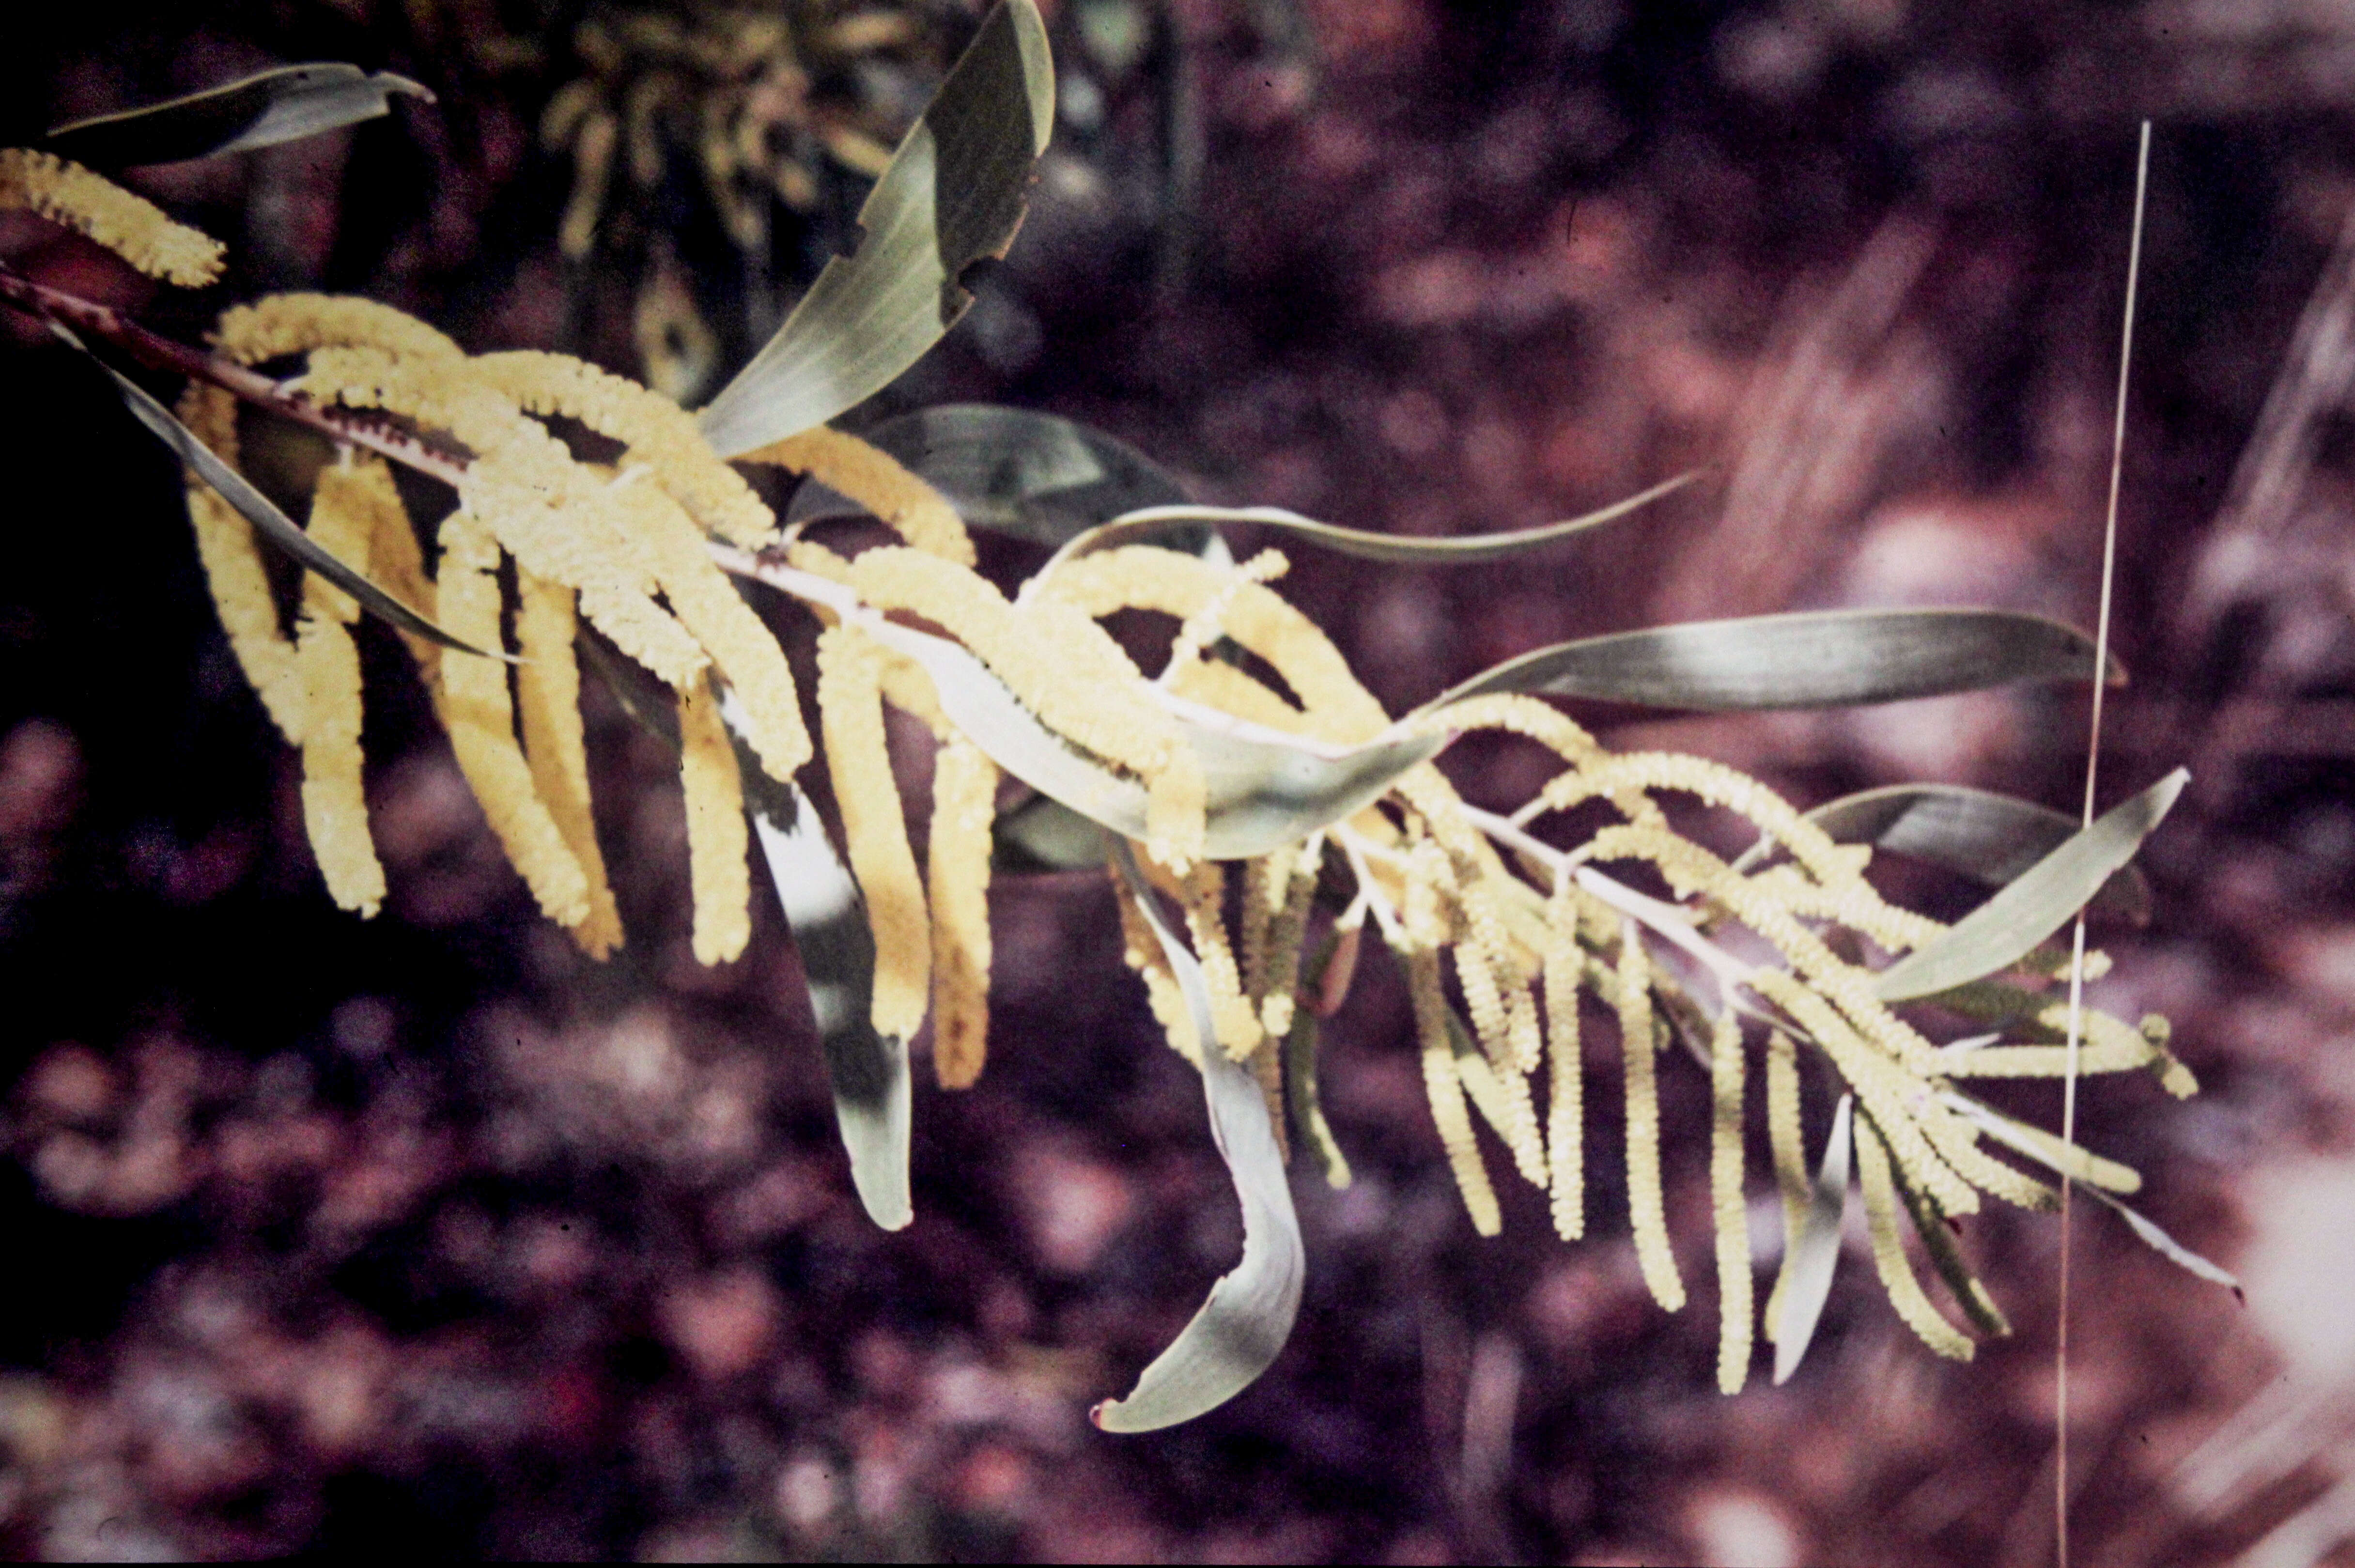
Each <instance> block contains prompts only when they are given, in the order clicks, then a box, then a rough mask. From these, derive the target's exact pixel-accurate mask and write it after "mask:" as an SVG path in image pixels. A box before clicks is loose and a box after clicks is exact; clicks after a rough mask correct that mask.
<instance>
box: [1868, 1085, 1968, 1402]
mask: <svg viewBox="0 0 2355 1568" xmlns="http://www.w3.org/2000/svg"><path fill="white" fill-rule="evenodd" d="M1856 1165H1857V1173H1858V1175H1859V1177H1861V1178H1862V1183H1861V1184H1862V1186H1863V1188H1864V1217H1865V1224H1866V1228H1867V1229H1868V1230H1869V1231H1870V1232H1871V1235H1872V1266H1873V1269H1874V1270H1875V1272H1877V1273H1878V1274H1879V1275H1881V1288H1882V1289H1884V1290H1886V1291H1887V1292H1889V1304H1890V1305H1891V1307H1895V1308H1896V1309H1897V1316H1898V1317H1900V1318H1902V1319H1903V1321H1904V1324H1905V1327H1907V1328H1911V1329H1913V1332H1914V1333H1915V1334H1917V1335H1919V1336H1920V1337H1921V1339H1922V1342H1923V1344H1925V1345H1927V1346H1929V1347H1930V1349H1933V1350H1935V1351H1936V1352H1937V1353H1938V1354H1939V1355H1941V1356H1944V1357H1945V1358H1946V1359H1947V1360H1955V1361H1967V1360H1970V1359H1971V1356H1972V1353H1973V1352H1974V1351H1976V1350H1977V1349H1978V1347H1977V1345H1975V1344H1973V1343H1972V1342H1971V1339H1970V1337H1969V1336H1968V1335H1966V1334H1965V1333H1964V1332H1963V1331H1962V1330H1961V1329H1959V1328H1955V1326H1954V1325H1953V1324H1951V1323H1949V1322H1947V1321H1946V1319H1945V1317H1944V1316H1943V1315H1941V1314H1940V1312H1939V1311H1938V1309H1937V1308H1936V1307H1933V1306H1932V1305H1930V1298H1929V1296H1926V1295H1924V1294H1923V1290H1922V1282H1921V1281H1920V1280H1918V1279H1916V1278H1915V1277H1914V1276H1913V1260H1911V1259H1910V1258H1908V1257H1907V1256H1906V1255H1905V1243H1904V1239H1903V1238H1902V1236H1900V1235H1899V1233H1898V1230H1897V1204H1898V1197H1897V1184H1896V1179H1895V1178H1894V1177H1892V1176H1891V1174H1890V1169H1889V1150H1888V1148H1887V1147H1886V1146H1885V1145H1883V1144H1882V1142H1881V1135H1880V1133H1879V1132H1878V1131H1877V1130H1876V1129H1875V1128H1874V1126H1873V1124H1872V1122H1871V1121H1870V1119H1869V1118H1866V1117H1861V1116H1860V1117H1859V1118H1858V1119H1857V1124H1856Z"/></svg>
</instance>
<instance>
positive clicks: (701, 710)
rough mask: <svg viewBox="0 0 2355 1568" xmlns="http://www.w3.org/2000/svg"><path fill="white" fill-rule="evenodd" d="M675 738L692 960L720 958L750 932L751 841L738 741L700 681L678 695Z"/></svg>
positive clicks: (734, 951)
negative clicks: (682, 804)
mask: <svg viewBox="0 0 2355 1568" xmlns="http://www.w3.org/2000/svg"><path fill="white" fill-rule="evenodd" d="M678 741H679V758H678V781H679V789H680V794H681V795H682V796H683V798H684V799H685V801H686V804H687V887H688V891H689V892H690V893H691V895H692V896H693V899H694V903H695V915H694V924H693V926H692V928H691V942H692V945H693V948H694V952H695V961H696V962H697V963H698V964H726V963H729V962H730V961H731V960H733V959H735V958H736V957H738V956H739V955H741V954H742V953H743V951H744V944H746V943H747V942H750V941H751V938H752V879H751V869H750V867H749V864H748V861H747V859H746V856H747V852H748V851H749V849H750V848H751V844H750V837H749V833H748V831H747V828H746V827H745V822H744V779H743V775H742V774H741V773H739V772H738V771H737V765H736V747H735V745H734V743H733V742H731V741H730V740H729V738H728V726H727V725H726V723H725V722H723V721H722V720H721V719H720V717H719V696H718V695H717V694H716V693H715V692H713V691H712V689H711V688H710V687H709V686H708V685H706V684H705V683H703V682H701V681H698V682H697V683H696V684H695V685H693V686H692V687H690V688H687V690H685V691H682V692H680V693H679V694H678ZM877 970H878V972H879V973H880V970H881V965H880V964H878V965H877Z"/></svg>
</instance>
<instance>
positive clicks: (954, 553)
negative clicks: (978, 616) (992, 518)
mask: <svg viewBox="0 0 2355 1568" xmlns="http://www.w3.org/2000/svg"><path fill="white" fill-rule="evenodd" d="M737 461H739V462H741V463H768V464H775V465H776V466H777V467H779V468H783V470H785V471H786V472H787V473H789V474H803V475H808V476H809V477H810V478H813V479H815V480H816V481H817V482H818V483H819V484H821V485H825V486H826V488H827V489H829V490H835V491H838V492H839V493H841V494H842V495H844V496H848V497H849V498H850V499H852V500H854V501H856V502H858V504H859V505H860V506H862V507H866V508H867V509H868V511H869V512H872V513H873V514H874V515H875V516H876V517H878V518H879V519H880V520H881V521H882V522H883V523H884V524H885V525H887V526H888V527H889V528H890V529H891V530H892V531H893V532H894V533H896V534H898V535H899V536H900V538H901V539H905V540H907V541H908V544H909V546H910V548H911V549H920V550H922V551H923V552H924V553H925V554H927V555H932V556H937V557H939V558H940V559H941V560H953V561H954V562H956V564H958V565H959V566H971V565H972V564H973V562H974V555H973V539H972V536H970V535H969V534H967V533H966V532H965V528H964V518H963V517H958V516H957V513H956V508H955V507H952V506H950V505H949V503H948V499H947V497H945V496H943V495H942V494H941V493H940V492H939V491H938V490H935V489H933V488H932V486H931V485H927V484H926V483H924V481H923V480H922V479H921V478H919V477H917V476H916V475H913V474H911V473H910V472H909V471H908V470H907V469H906V468H904V467H902V466H900V461H899V459H897V458H895V457H893V456H892V455H891V454H890V453H888V452H884V451H882V450H880V449H879V448H877V447H873V446H870V445H868V443H865V442H863V441H861V440H859V439H858V437H857V436H855V435H851V434H848V433H847V432H843V431H838V430H834V429H832V428H830V427H828V426H826V425H819V426H817V427H816V428H815V429H813V430H805V431H804V432H801V433H800V434H799V435H793V436H787V437H786V438H785V439H784V440H783V441H781V442H777V443H774V444H773V445H770V446H764V447H762V448H761V449H760V450H758V451H757V452H748V453H744V454H743V455H742V456H741V457H740V458H739V459H738V460H737Z"/></svg>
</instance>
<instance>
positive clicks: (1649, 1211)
mask: <svg viewBox="0 0 2355 1568" xmlns="http://www.w3.org/2000/svg"><path fill="white" fill-rule="evenodd" d="M1619 1043H1620V1052H1621V1056H1622V1059H1623V1060H1624V1061H1625V1065H1626V1072H1627V1216H1628V1219H1629V1221H1631V1222H1632V1223H1633V1225H1634V1227H1635V1231H1636V1263H1637V1264H1638V1265H1640V1266H1641V1267H1642V1269H1643V1272H1644V1283H1645V1284H1646V1285H1648V1286H1649V1287H1650V1288H1651V1292H1652V1299H1653V1300H1655V1301H1657V1302H1658V1303H1659V1304H1660V1306H1661V1307H1663V1308H1665V1309H1666V1310H1668V1311H1670V1312H1678V1311H1681V1310H1683V1308H1684V1304H1685V1282H1684V1278H1683V1276H1682V1275H1679V1274H1678V1272H1677V1255H1676V1253H1675V1252H1674V1251H1673V1250H1672V1249H1671V1248H1670V1247H1669V1245H1668V1207H1667V1203H1666V1200H1665V1198H1664V1195H1663V1194H1662V1192H1661V1189H1660V1091H1659V1083H1658V1052H1659V1046H1658V1044H1657V1042H1656V1041H1655V1040H1653V1038H1652V978H1651V965H1650V963H1649V962H1648V961H1647V959H1646V956H1645V953H1644V939H1643V938H1642V937H1641V936H1640V935H1638V934H1637V933H1636V925H1635V923H1634V922H1633V921H1629V922H1626V923H1624V924H1622V925H1621V927H1620V929H1619Z"/></svg>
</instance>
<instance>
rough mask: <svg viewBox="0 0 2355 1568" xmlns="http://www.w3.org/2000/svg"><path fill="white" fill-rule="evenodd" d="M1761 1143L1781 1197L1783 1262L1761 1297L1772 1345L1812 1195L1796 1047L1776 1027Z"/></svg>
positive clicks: (1769, 1040) (1770, 1041)
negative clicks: (1770, 1159)
mask: <svg viewBox="0 0 2355 1568" xmlns="http://www.w3.org/2000/svg"><path fill="white" fill-rule="evenodd" d="M1766 1142H1767V1147H1769V1148H1771V1149H1772V1150H1773V1151H1774V1189H1775V1190H1776V1191H1777V1192H1778V1193H1780V1194H1781V1195H1782V1199H1783V1264H1782V1266H1781V1267H1780V1268H1778V1269H1777V1270H1776V1271H1775V1273H1774V1289H1773V1290H1772V1291H1770V1292H1768V1293H1767V1296H1766V1317H1765V1324H1764V1328H1765V1334H1766V1339H1767V1342H1768V1343H1770V1344H1772V1343H1773V1342H1774V1340H1775V1339H1777V1338H1778V1337H1779V1325H1780V1324H1781V1322H1782V1313H1783V1293H1784V1291H1785V1288H1786V1287H1787V1286H1788V1285H1789V1283H1790V1278H1791V1269H1792V1266H1793V1264H1794V1262H1795V1259H1796V1253H1797V1250H1798V1240H1799V1232H1800V1230H1801V1229H1802V1227H1804V1226H1805V1224H1806V1218H1807V1204H1808V1200H1809V1199H1810V1197H1811V1195H1812V1189H1811V1187H1810V1185H1809V1183H1808V1180H1807V1147H1806V1142H1805V1139H1804V1137H1803V1135H1802V1133H1801V1131H1800V1126H1799V1054H1798V1048H1797V1047H1796V1046H1795V1045H1793V1044H1792V1042H1791V1037H1790V1036H1789V1035H1787V1034H1785V1033H1784V1032H1783V1031H1782V1030H1781V1029H1774V1030H1771V1031H1770V1032H1769V1033H1768V1034H1767V1036H1766Z"/></svg>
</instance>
